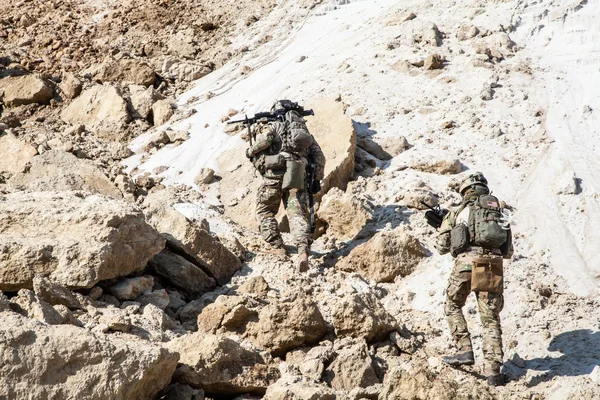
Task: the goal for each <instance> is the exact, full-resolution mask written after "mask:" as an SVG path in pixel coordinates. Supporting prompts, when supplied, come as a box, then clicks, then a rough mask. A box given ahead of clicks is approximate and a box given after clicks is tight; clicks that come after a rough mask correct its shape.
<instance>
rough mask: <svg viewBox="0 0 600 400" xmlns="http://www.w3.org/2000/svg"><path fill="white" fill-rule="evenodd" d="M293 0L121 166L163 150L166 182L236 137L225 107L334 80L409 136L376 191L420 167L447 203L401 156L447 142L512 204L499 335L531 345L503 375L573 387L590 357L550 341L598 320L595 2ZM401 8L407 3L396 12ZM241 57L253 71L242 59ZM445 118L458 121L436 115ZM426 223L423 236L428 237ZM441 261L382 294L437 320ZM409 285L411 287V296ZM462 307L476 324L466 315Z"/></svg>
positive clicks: (424, 155)
mask: <svg viewBox="0 0 600 400" xmlns="http://www.w3.org/2000/svg"><path fill="white" fill-rule="evenodd" d="M338 3H348V2H346V1H343V2H338ZM302 5H303V2H296V1H291V0H281V2H280V6H279V7H278V8H277V9H276V10H275V11H273V12H272V13H271V14H269V15H268V16H263V17H262V18H261V20H260V21H259V22H257V23H256V24H254V25H252V26H251V27H250V28H244V29H242V28H240V34H239V36H238V37H237V39H236V40H235V41H234V46H236V47H238V48H240V49H241V48H243V47H246V46H247V47H248V51H245V52H243V53H242V55H241V56H239V57H238V58H237V59H234V60H233V61H231V62H230V63H228V64H227V65H225V66H224V67H222V68H220V69H219V70H217V71H215V72H214V73H212V74H210V75H208V76H207V77H205V78H203V79H201V80H199V81H198V83H197V85H196V86H195V88H194V89H192V90H190V91H189V92H188V93H185V94H184V95H183V96H181V98H180V99H179V107H181V108H188V107H193V108H195V109H196V110H197V113H196V114H194V115H193V116H192V117H191V118H188V119H186V120H183V121H180V122H178V123H177V124H175V125H174V126H172V128H173V129H188V130H189V131H190V133H191V138H190V139H189V140H188V141H187V142H185V143H184V144H183V145H181V146H178V147H168V146H167V147H165V148H163V149H162V150H160V151H159V152H157V153H156V154H154V155H152V156H151V157H149V158H148V159H146V160H145V161H144V162H143V163H140V162H141V153H140V154H138V155H137V156H134V157H133V158H132V159H130V160H129V162H128V164H129V166H130V167H131V168H133V167H136V166H137V167H138V168H140V169H142V170H146V171H151V170H152V169H153V168H155V167H157V166H160V165H166V166H168V167H170V168H169V170H168V171H166V172H165V173H163V174H162V175H164V176H165V177H166V178H167V179H166V183H168V184H180V183H183V184H187V185H193V178H194V177H195V176H196V174H197V173H198V171H199V170H200V168H202V167H205V166H209V167H212V168H214V169H216V168H217V163H216V160H217V158H218V156H219V155H220V154H221V153H222V152H223V151H225V150H227V149H230V148H232V147H235V146H243V145H244V141H243V140H242V139H240V138H239V135H238V136H233V137H231V136H228V135H227V134H225V133H223V129H224V127H225V124H224V123H222V122H221V118H222V117H223V115H225V114H226V113H227V112H228V110H230V109H235V110H238V111H239V114H238V116H237V117H242V116H243V115H244V114H248V115H252V114H253V113H254V112H257V111H264V110H268V108H269V107H270V105H271V104H272V103H273V102H274V101H275V100H276V99H280V98H290V99H292V100H296V101H299V102H301V103H304V102H308V101H310V100H311V99H314V98H317V97H323V96H328V95H332V94H340V95H341V97H342V100H343V102H344V103H345V104H347V105H348V108H347V111H346V112H347V114H348V115H349V116H350V117H351V118H352V119H353V120H354V121H355V127H356V130H357V134H358V135H359V136H372V138H373V139H374V140H376V141H378V140H381V139H385V138H387V137H393V136H400V135H402V136H405V137H406V138H407V139H408V141H409V143H410V144H411V145H412V147H411V148H410V149H409V150H407V151H405V152H404V153H402V154H400V155H399V156H397V157H395V158H394V159H393V160H391V161H390V162H386V163H383V162H382V163H380V164H379V166H380V168H382V170H383V175H382V176H379V177H377V184H378V187H379V190H377V192H376V193H371V196H372V198H373V201H374V203H376V204H378V205H381V206H385V205H393V204H395V203H397V202H396V200H395V199H396V195H397V193H398V190H399V188H401V189H402V190H404V189H405V188H410V187H411V186H412V185H417V184H418V183H419V182H421V181H422V182H425V183H426V184H427V185H429V186H430V187H431V188H432V189H433V190H434V191H435V192H436V193H438V194H439V195H440V200H441V203H442V204H446V205H452V204H456V201H457V199H458V198H457V194H456V193H453V192H452V191H451V190H449V189H448V184H449V182H450V180H451V179H452V177H451V176H447V175H437V174H431V173H424V172H420V171H417V170H415V169H412V168H405V167H406V166H409V167H410V166H411V165H412V164H414V163H415V162H419V161H426V160H432V159H454V158H458V159H460V161H461V162H462V163H463V165H464V167H465V169H468V170H471V171H476V170H479V171H482V172H483V173H484V174H485V175H486V177H487V178H488V180H489V182H490V186H491V187H492V189H493V190H494V193H495V194H496V195H497V196H498V197H500V198H502V199H504V200H506V202H507V203H508V204H509V205H511V206H512V207H514V209H515V210H516V212H515V224H514V226H513V231H514V233H515V244H516V250H515V253H516V257H515V259H514V261H513V262H512V263H510V264H509V266H508V271H507V277H506V286H507V292H506V307H505V311H504V312H503V314H502V315H503V318H504V322H503V325H504V330H505V344H506V343H509V344H510V345H508V347H507V358H511V357H512V358H513V359H514V354H513V353H516V352H517V351H518V354H519V357H524V358H527V357H529V358H531V360H530V361H528V360H525V361H523V360H521V361H523V363H521V362H513V363H511V364H510V365H509V366H508V367H507V368H508V372H509V373H510V374H512V377H513V379H515V380H519V382H521V383H522V382H525V386H518V385H517V384H515V385H517V386H513V387H512V388H511V387H510V385H509V389H507V390H509V392H506V393H507V395H506V396H507V398H513V395H514V393H515V390H516V391H517V392H519V391H523V392H524V393H530V394H531V393H543V397H542V398H554V399H561V398H578V397H577V396H578V395H577V394H575V393H579V392H577V390H579V389H580V388H581V387H583V386H585V385H588V384H590V383H591V381H590V378H588V376H587V375H588V374H590V373H591V372H592V370H593V369H594V366H595V365H597V364H598V363H599V359H598V358H597V357H596V356H593V354H580V353H577V352H571V353H568V352H564V351H563V350H561V351H563V354H564V355H563V356H562V358H557V359H561V360H563V361H564V359H565V357H566V361H567V362H562V363H561V362H557V361H554V362H553V361H552V358H551V357H552V355H553V354H556V353H554V352H556V351H557V348H556V346H554V347H553V345H552V344H550V345H548V342H550V340H551V339H552V338H554V337H556V336H557V335H559V334H561V333H562V332H565V331H568V330H569V329H572V331H571V332H575V330H586V329H589V330H593V331H595V330H597V327H598V324H599V321H598V316H597V315H596V313H594V312H593V311H595V306H597V305H598V303H597V300H596V294H597V288H598V278H597V277H598V274H599V273H600V257H598V256H599V255H600V160H599V156H600V147H599V146H600V134H599V133H600V121H599V115H600V96H599V95H598V93H600V24H599V23H598V21H599V20H600V2H598V1H595V0H591V1H587V0H580V1H575V2H565V1H554V0H538V1H535V0H512V1H511V0H505V1H495V2H490V1H483V0H467V1H461V2H457V1H453V0H438V1H420V0H419V1H417V0H405V1H394V0H370V1H352V2H349V3H348V4H343V5H334V4H321V5H317V6H315V7H314V8H303V7H302ZM408 12H413V13H414V14H416V16H417V17H416V19H414V20H411V21H405V22H403V21H404V19H405V18H404V17H405V16H406V15H408ZM432 23H433V24H435V25H436V26H437V28H438V29H439V31H441V32H442V33H443V34H442V35H441V36H442V37H441V40H440V42H441V43H439V46H436V44H435V43H434V42H432V41H431V37H430V36H429V35H430V34H431V32H432V28H431V26H432ZM464 24H472V25H474V26H476V27H478V29H479V31H480V33H479V35H478V36H477V37H474V38H470V39H467V40H464V41H460V40H459V39H458V38H457V37H456V34H457V32H458V30H459V29H458V28H459V27H460V26H461V25H464ZM266 35H270V36H271V40H269V41H265V40H264V39H265V36H266ZM509 37H510V40H512V42H514V44H515V46H514V47H512V50H510V49H509V47H511V46H512V43H510V41H509V40H507V39H508V38H509ZM482 47H483V48H490V47H493V48H496V49H499V51H500V52H501V53H502V54H503V55H504V60H498V59H496V60H492V61H488V56H486V55H485V54H482V53H485V52H484V51H481V48H482ZM434 53H438V54H441V55H443V56H444V57H445V59H446V61H447V62H446V65H445V67H444V68H443V69H442V70H441V71H424V70H423V68H417V67H413V66H410V65H409V64H407V63H406V61H409V62H413V63H414V62H416V61H420V60H423V59H425V58H426V57H427V56H428V55H430V54H434ZM301 57H306V58H305V59H304V60H303V61H300V60H301ZM246 66H248V67H250V68H251V71H250V72H246V73H244V74H242V68H243V67H246ZM490 87H493V99H491V100H483V99H482V91H483V92H486V91H489V89H490ZM209 93H210V94H211V95H210V96H209ZM237 117H234V118H237ZM448 121H454V125H455V127H454V128H450V129H444V128H443V127H442V124H443V123H444V122H448ZM166 128H167V127H166V126H165V127H161V128H159V129H166ZM147 141H148V135H146V136H144V137H141V138H139V139H137V140H136V141H135V142H134V143H133V144H132V149H134V150H135V151H136V152H141V149H142V148H143V145H144V144H145V143H146V142H147ZM178 171H183V173H181V174H178ZM411 224H414V225H415V229H416V230H417V231H419V232H424V231H425V229H426V228H425V227H424V223H423V222H422V216H421V215H419V214H415V215H413V216H412V217H411ZM430 233H433V231H431V232H430ZM433 239H434V237H433V235H432V236H431V237H427V236H423V239H422V240H423V241H424V242H425V245H426V246H427V247H429V248H431V249H432V246H431V244H432V242H433ZM451 264H452V260H451V259H450V257H447V256H438V255H432V256H431V257H428V259H427V260H426V261H425V262H423V263H422V265H420V266H419V269H418V270H417V271H416V272H415V273H414V274H413V275H412V276H411V277H408V278H406V279H404V280H402V281H401V282H397V283H396V284H394V285H391V286H390V288H389V290H390V293H391V295H390V296H388V297H387V298H386V300H385V306H386V307H387V308H388V309H389V310H391V311H394V312H396V314H402V315H405V314H406V313H407V312H408V311H410V310H412V311H422V312H425V313H429V314H430V315H429V317H428V318H431V320H432V321H431V324H432V325H436V324H438V325H439V326H444V325H445V322H444V315H443V301H444V289H445V282H446V279H447V274H448V271H449V269H450V267H451ZM544 285H545V286H549V287H552V288H553V291H554V293H559V294H560V295H562V296H563V297H559V298H558V300H556V302H555V303H552V307H550V308H548V309H547V308H546V304H542V305H541V306H540V304H539V303H540V296H539V295H538V294H537V292H536V290H537V289H536V288H539V287H541V286H544ZM409 292H411V293H412V294H414V295H411V296H406V293H409ZM407 297H408V299H407ZM553 301H554V300H553ZM582 304H583V305H585V307H584V306H583V305H582ZM468 307H470V308H473V307H474V303H473V302H470V303H469V305H468ZM469 321H470V324H471V323H473V324H476V322H475V321H476V320H475V318H474V317H473V316H471V315H470V316H469ZM475 329H477V328H475ZM578 332H579V331H578ZM582 332H585V331H582ZM582 335H583V336H585V334H583V333H582ZM475 337H477V335H475ZM594 337H595V336H594ZM586 338H587V336H586ZM447 340H448V336H447V335H446V336H445V337H444V338H443V341H442V340H440V342H439V343H437V344H435V345H437V346H439V347H440V348H441V349H442V351H443V346H444V345H445V344H444V343H446V342H447ZM577 340H579V339H577ZM585 340H587V339H584V340H583V341H584V342H585ZM553 343H554V342H553ZM586 346H587V347H586V349H587V350H585V351H584V352H588V353H590V351H589V350H591V353H593V352H594V351H595V352H596V353H597V352H599V351H600V342H597V341H592V342H589V343H588V344H587V345H586ZM508 349H510V351H509V350H508ZM558 350H560V349H558ZM544 357H546V358H544ZM569 357H571V358H569ZM519 359H520V358H519ZM571 361H572V362H571ZM539 371H545V372H543V373H542V374H540V373H539ZM592 383H593V382H592ZM510 390H512V391H510ZM527 396H529V395H527ZM523 398H530V397H523Z"/></svg>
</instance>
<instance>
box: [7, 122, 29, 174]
mask: <svg viewBox="0 0 600 400" xmlns="http://www.w3.org/2000/svg"><path fill="white" fill-rule="evenodd" d="M0 149H2V157H0V174H2V173H3V172H8V173H10V174H16V173H18V172H21V171H23V167H25V165H26V164H27V163H28V162H29V160H31V158H32V157H33V156H35V155H36V154H37V150H36V149H35V148H33V146H31V145H29V144H27V143H25V142H22V141H20V140H19V139H17V138H16V137H15V135H13V134H12V133H3V132H1V131H0Z"/></svg>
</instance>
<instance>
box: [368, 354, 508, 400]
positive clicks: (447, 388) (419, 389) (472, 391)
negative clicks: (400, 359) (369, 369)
mask: <svg viewBox="0 0 600 400" xmlns="http://www.w3.org/2000/svg"><path fill="white" fill-rule="evenodd" d="M461 381H462V382H461V384H458V383H457V381H456V378H454V379H453V378H452V376H451V375H450V376H448V375H446V374H440V373H439V371H437V370H433V369H432V368H431V367H430V366H429V365H427V359H425V360H418V361H416V362H411V363H409V364H405V365H402V366H397V367H394V368H393V369H391V370H390V371H389V372H388V373H387V374H386V375H385V378H384V380H383V387H382V389H381V392H380V393H379V398H380V399H397V400H413V399H421V400H454V399H476V400H492V399H497V398H498V394H497V393H496V392H495V391H494V390H493V389H490V388H489V387H488V386H487V385H486V384H485V381H482V380H481V379H477V378H476V377H474V376H469V375H467V377H466V378H462V379H461Z"/></svg>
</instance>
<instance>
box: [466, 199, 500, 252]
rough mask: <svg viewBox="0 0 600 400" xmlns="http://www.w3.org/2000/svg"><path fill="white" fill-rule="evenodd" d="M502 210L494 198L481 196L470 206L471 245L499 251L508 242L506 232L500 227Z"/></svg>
mask: <svg viewBox="0 0 600 400" xmlns="http://www.w3.org/2000/svg"><path fill="white" fill-rule="evenodd" d="M501 221H502V208H501V207H500V202H499V201H498V198H497V197H496V196H492V195H483V196H480V197H478V198H477V200H475V202H474V203H473V204H472V205H470V212H469V222H468V227H469V238H470V241H471V244H472V245H475V246H480V247H484V248H487V249H500V248H501V247H502V245H503V244H504V243H505V242H506V241H507V240H508V230H507V229H505V228H503V227H502V226H501Z"/></svg>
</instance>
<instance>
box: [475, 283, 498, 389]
mask: <svg viewBox="0 0 600 400" xmlns="http://www.w3.org/2000/svg"><path fill="white" fill-rule="evenodd" d="M475 294H476V295H477V303H478V306H479V316H480V318H481V325H482V328H483V356H484V358H485V375H487V377H488V384H490V385H493V386H498V385H501V384H502V383H504V382H503V380H504V379H503V376H502V374H501V373H500V368H501V367H502V361H503V356H504V353H503V351H502V327H501V325H500V311H502V308H503V307H504V296H503V295H502V293H487V292H480V293H475Z"/></svg>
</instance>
